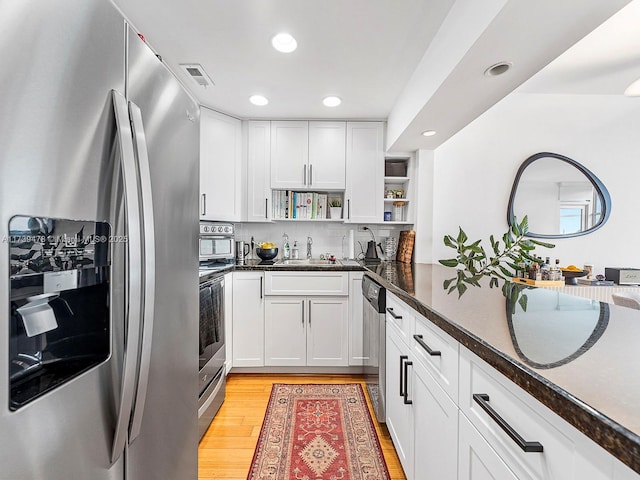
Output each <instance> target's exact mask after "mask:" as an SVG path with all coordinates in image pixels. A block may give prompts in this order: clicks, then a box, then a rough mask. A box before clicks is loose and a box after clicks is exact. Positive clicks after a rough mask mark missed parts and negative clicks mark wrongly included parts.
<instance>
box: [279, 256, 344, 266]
mask: <svg viewBox="0 0 640 480" xmlns="http://www.w3.org/2000/svg"><path fill="white" fill-rule="evenodd" d="M310 265H312V266H314V267H316V266H327V267H331V266H334V265H341V263H340V260H336V261H335V262H333V263H332V262H330V261H329V260H321V259H319V258H300V259H289V260H278V261H277V262H275V263H274V264H273V266H274V267H278V266H280V267H292V266H300V267H304V266H310Z"/></svg>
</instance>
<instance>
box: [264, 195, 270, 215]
mask: <svg viewBox="0 0 640 480" xmlns="http://www.w3.org/2000/svg"><path fill="white" fill-rule="evenodd" d="M264 218H267V219H268V218H269V199H268V198H265V199H264Z"/></svg>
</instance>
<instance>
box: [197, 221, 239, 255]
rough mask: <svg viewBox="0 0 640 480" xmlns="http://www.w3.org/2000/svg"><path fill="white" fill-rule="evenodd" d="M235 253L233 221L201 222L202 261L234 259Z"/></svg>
mask: <svg viewBox="0 0 640 480" xmlns="http://www.w3.org/2000/svg"><path fill="white" fill-rule="evenodd" d="M235 254H236V245H235V241H234V233H233V224H232V223H222V222H207V221H201V222H200V262H208V261H220V260H225V261H233V260H234V258H235Z"/></svg>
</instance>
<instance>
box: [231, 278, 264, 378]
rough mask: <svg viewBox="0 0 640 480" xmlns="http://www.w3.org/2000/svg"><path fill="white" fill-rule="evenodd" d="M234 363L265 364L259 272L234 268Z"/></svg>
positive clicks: (261, 284) (262, 288)
mask: <svg viewBox="0 0 640 480" xmlns="http://www.w3.org/2000/svg"><path fill="white" fill-rule="evenodd" d="M233 366H234V367H262V366H264V280H263V276H262V272H233Z"/></svg>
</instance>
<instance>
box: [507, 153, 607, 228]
mask: <svg viewBox="0 0 640 480" xmlns="http://www.w3.org/2000/svg"><path fill="white" fill-rule="evenodd" d="M610 210H611V200H610V197H609V193H608V191H607V189H606V188H605V186H604V185H603V184H602V182H601V181H600V180H599V179H598V178H597V177H596V176H595V175H594V174H593V173H592V172H590V171H589V170H588V169H587V168H585V167H584V166H582V165H581V164H579V163H578V162H576V161H575V160H573V159H571V158H568V157H565V156H563V155H559V154H556V153H549V152H542V153H537V154H535V155H533V156H531V157H529V158H528V159H527V160H525V162H524V163H523V164H522V166H521V167H520V169H519V170H518V173H517V174H516V178H515V181H514V184H513V188H512V190H511V197H510V199H509V207H508V220H509V225H512V224H513V223H514V221H515V219H522V218H523V217H524V216H525V215H527V216H528V219H529V233H528V236H530V237H542V238H561V237H574V236H578V235H584V234H586V233H589V232H591V231H593V230H596V229H598V228H600V227H601V226H602V225H603V224H604V222H605V221H606V220H607V218H608V216H609V213H610Z"/></svg>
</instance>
